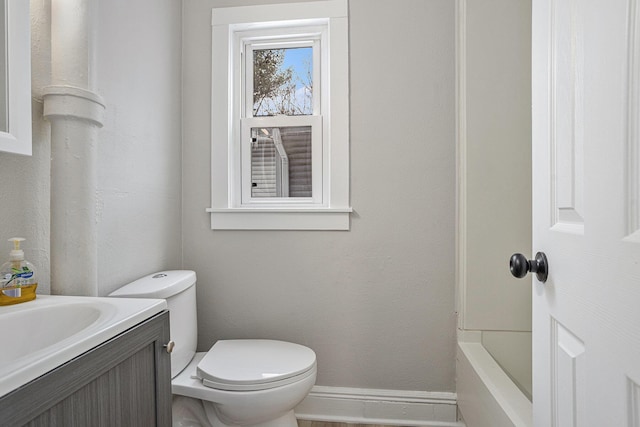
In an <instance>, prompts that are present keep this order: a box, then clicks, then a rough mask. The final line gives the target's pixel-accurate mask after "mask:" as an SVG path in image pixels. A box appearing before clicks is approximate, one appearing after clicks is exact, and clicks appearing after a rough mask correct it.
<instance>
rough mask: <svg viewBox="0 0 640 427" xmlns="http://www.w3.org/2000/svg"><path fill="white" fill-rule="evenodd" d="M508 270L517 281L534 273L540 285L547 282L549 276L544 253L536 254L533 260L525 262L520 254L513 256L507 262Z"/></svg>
mask: <svg viewBox="0 0 640 427" xmlns="http://www.w3.org/2000/svg"><path fill="white" fill-rule="evenodd" d="M509 269H510V270H511V274H513V275H514V276H515V277H517V278H518V279H521V278H523V277H524V276H526V275H527V273H529V272H531V273H536V277H537V278H538V280H539V281H541V282H542V283H544V282H546V281H547V276H548V275H549V263H548V262H547V256H546V255H545V254H544V252H538V253H537V254H536V257H535V259H532V260H527V257H525V256H524V255H522V254H513V255H511V259H510V260H509Z"/></svg>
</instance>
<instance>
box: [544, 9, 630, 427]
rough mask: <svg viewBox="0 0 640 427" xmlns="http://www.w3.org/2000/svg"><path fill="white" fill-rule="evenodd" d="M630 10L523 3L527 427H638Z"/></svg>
mask: <svg viewBox="0 0 640 427" xmlns="http://www.w3.org/2000/svg"><path fill="white" fill-rule="evenodd" d="M639 1H640V0H533V58H532V59H533V74H532V75H533V98H532V102H533V168H534V172H533V204H534V208H533V229H534V231H533V249H534V252H536V251H544V252H545V253H546V255H547V258H548V261H549V278H548V280H547V282H546V283H544V284H542V283H540V282H539V281H538V280H536V279H535V278H534V279H533V282H534V285H533V312H534V313H533V348H534V350H533V372H534V374H533V376H534V378H533V395H534V396H533V404H534V425H535V426H537V427H549V426H557V427H570V426H593V427H622V426H632V427H639V426H640V4H638V2H639Z"/></svg>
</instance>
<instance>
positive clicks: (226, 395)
mask: <svg viewBox="0 0 640 427" xmlns="http://www.w3.org/2000/svg"><path fill="white" fill-rule="evenodd" d="M195 284H196V275H195V273H194V272H193V271H165V272H161V273H155V274H151V275H149V276H146V277H143V278H141V279H138V280H136V281H135V282H132V283H129V284H127V285H125V286H123V287H122V288H120V289H118V290H116V291H115V292H113V293H111V294H110V296H113V297H127V298H164V299H166V300H167V305H168V307H169V316H170V322H171V326H170V329H171V340H172V341H174V342H175V347H174V350H173V352H172V354H171V376H172V380H171V385H172V387H171V389H172V392H173V395H174V399H173V402H174V403H173V413H174V420H173V425H174V426H183V425H184V426H186V425H189V426H194V425H198V424H199V425H202V426H213V427H297V421H296V418H295V415H294V413H293V408H294V407H295V406H296V405H297V404H298V403H300V402H301V401H302V400H303V399H304V398H305V397H306V396H307V394H308V393H309V391H310V390H311V388H312V387H313V385H314V384H315V381H316V373H317V367H316V355H315V353H314V352H313V350H311V349H309V348H308V347H305V346H302V345H299V344H294V343H289V342H284V341H276V340H264V339H241V340H220V341H217V342H216V343H215V344H214V345H213V346H212V347H211V349H209V351H207V352H199V353H196V352H195V349H196V337H197V329H196V328H197V325H196V315H195V312H196V300H195Z"/></svg>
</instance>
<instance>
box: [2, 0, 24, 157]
mask: <svg viewBox="0 0 640 427" xmlns="http://www.w3.org/2000/svg"><path fill="white" fill-rule="evenodd" d="M0 15H1V16H0V25H1V28H0V151H5V152H9V153H17V154H24V155H31V28H30V18H29V1H28V0H0Z"/></svg>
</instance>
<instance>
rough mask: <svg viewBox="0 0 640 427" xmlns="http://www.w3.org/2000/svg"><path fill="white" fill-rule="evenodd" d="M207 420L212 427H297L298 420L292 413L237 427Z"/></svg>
mask: <svg viewBox="0 0 640 427" xmlns="http://www.w3.org/2000/svg"><path fill="white" fill-rule="evenodd" d="M216 418H217V417H216ZM209 419H210V420H211V421H212V423H211V426H212V427H298V420H297V419H296V416H295V415H294V413H293V411H289V412H287V413H286V414H284V415H283V416H281V417H279V418H276V419H275V420H271V421H266V422H263V423H258V424H251V425H245V426H239V425H236V424H225V423H223V422H222V421H220V420H216V419H214V418H213V417H211V416H210V417H209Z"/></svg>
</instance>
